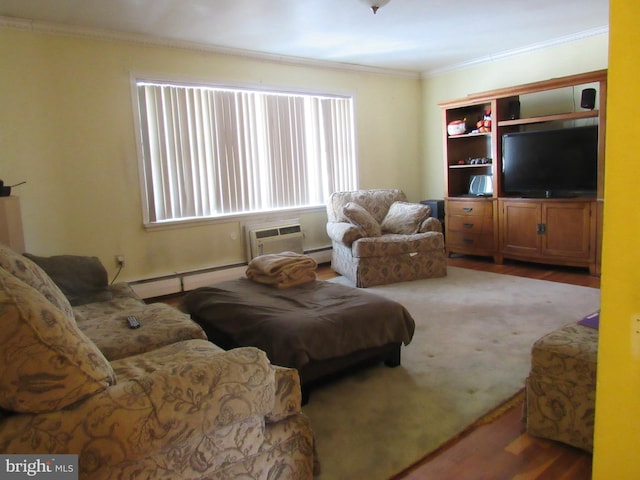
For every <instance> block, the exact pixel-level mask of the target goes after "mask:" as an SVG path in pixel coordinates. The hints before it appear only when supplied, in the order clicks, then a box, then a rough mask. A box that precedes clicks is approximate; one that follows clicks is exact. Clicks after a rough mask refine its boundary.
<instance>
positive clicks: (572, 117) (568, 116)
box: [498, 110, 600, 127]
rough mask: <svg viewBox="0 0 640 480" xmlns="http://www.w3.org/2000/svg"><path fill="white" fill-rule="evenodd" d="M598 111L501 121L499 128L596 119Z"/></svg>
mask: <svg viewBox="0 0 640 480" xmlns="http://www.w3.org/2000/svg"><path fill="white" fill-rule="evenodd" d="M599 115H600V112H599V110H587V111H584V112H569V113H556V114H554V115H544V116H541V117H529V118H517V119H515V120H501V121H499V122H498V126H499V127H512V126H516V125H531V124H532V123H544V122H554V121H558V120H579V119H582V118H598V116H599Z"/></svg>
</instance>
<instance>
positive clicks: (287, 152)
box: [137, 81, 357, 223]
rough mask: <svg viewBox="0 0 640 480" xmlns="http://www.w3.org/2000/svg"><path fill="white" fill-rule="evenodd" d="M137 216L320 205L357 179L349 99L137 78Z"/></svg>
mask: <svg viewBox="0 0 640 480" xmlns="http://www.w3.org/2000/svg"><path fill="white" fill-rule="evenodd" d="M137 92H138V102H139V114H140V137H141V145H142V155H143V158H142V175H143V183H144V190H145V198H146V205H145V212H144V213H145V223H159V222H167V221H175V220H184V219H191V218H203V217H218V216H224V215H232V214H237V213H248V212H265V211H271V210H278V209H284V208H291V207H305V206H315V205H322V204H324V203H325V201H326V199H327V198H328V195H329V194H330V193H331V192H333V191H341V190H353V189H355V188H357V179H356V158H355V139H354V118H353V100H352V99H351V98H349V97H331V96H319V95H307V94H283V93H274V92H261V91H250V90H233V89H225V88H216V87H206V86H190V85H175V84H161V83H152V82H145V81H138V82H137Z"/></svg>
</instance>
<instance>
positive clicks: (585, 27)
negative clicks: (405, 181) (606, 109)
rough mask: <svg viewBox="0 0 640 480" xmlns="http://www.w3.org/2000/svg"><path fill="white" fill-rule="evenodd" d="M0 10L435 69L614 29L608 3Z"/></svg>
mask: <svg viewBox="0 0 640 480" xmlns="http://www.w3.org/2000/svg"><path fill="white" fill-rule="evenodd" d="M0 16H4V17H17V18H22V19H30V20H36V21H38V22H46V23H56V24H63V25H66V26H72V27H83V28H91V29H99V30H113V31H118V32H125V33H129V34H143V35H149V36H153V37H156V38H160V39H167V40H173V41H180V42H183V41H184V42H193V43H197V44H202V45H206V46H211V47H221V48H224V49H232V50H235V49H238V50H243V51H249V52H258V53H261V54H268V55H275V56H279V57H280V56H284V57H297V58H303V59H311V60H314V61H315V60H320V61H330V62H339V63H347V64H355V65H361V66H367V67H375V68H383V69H394V70H402V71H411V72H422V73H434V72H438V71H444V70H448V69H452V68H457V67H460V66H464V65H468V64H473V63H477V62H481V61H486V60H489V59H492V58H496V57H501V56H503V55H507V54H511V53H515V52H519V51H526V50H529V49H532V48H539V47H543V46H546V45H551V44H555V43H559V42H563V41H567V40H572V39H575V38H581V37H585V36H590V35H594V34H601V33H606V32H607V29H608V23H609V1H608V0H533V1H531V0H390V1H389V3H388V4H387V5H384V6H383V7H381V8H380V10H379V11H378V13H377V14H376V15H374V14H373V13H372V12H371V10H370V9H369V6H368V3H367V0H322V1H320V0H0Z"/></svg>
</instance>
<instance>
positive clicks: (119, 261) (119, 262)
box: [115, 255, 124, 267]
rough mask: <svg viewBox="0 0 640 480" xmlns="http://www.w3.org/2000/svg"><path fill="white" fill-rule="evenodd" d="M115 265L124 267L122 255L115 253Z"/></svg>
mask: <svg viewBox="0 0 640 480" xmlns="http://www.w3.org/2000/svg"><path fill="white" fill-rule="evenodd" d="M115 259H116V267H124V255H116V256H115Z"/></svg>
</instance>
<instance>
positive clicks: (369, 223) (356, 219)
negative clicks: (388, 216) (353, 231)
mask: <svg viewBox="0 0 640 480" xmlns="http://www.w3.org/2000/svg"><path fill="white" fill-rule="evenodd" d="M342 213H343V214H344V216H345V217H346V218H347V220H349V221H350V222H351V223H353V224H354V225H357V226H358V227H360V228H362V230H364V233H365V236H367V237H379V236H380V235H381V234H382V229H381V228H380V224H379V223H378V221H377V220H376V219H375V218H373V216H372V215H371V214H370V213H369V212H368V211H367V210H366V209H365V208H364V207H363V206H361V205H358V204H357V203H354V202H348V203H347V204H346V205H345V206H344V207H343V209H342Z"/></svg>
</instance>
